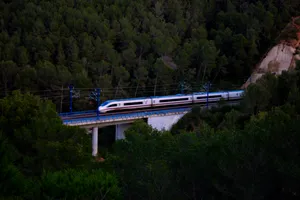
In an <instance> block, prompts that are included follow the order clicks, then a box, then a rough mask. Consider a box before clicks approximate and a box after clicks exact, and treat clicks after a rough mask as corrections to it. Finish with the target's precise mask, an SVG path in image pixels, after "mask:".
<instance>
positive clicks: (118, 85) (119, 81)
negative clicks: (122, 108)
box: [115, 79, 121, 98]
mask: <svg viewBox="0 0 300 200" xmlns="http://www.w3.org/2000/svg"><path fill="white" fill-rule="evenodd" d="M120 82H121V79H119V82H118V85H117V89H116V93H115V98H116V96H117V94H118V91H119V85H120Z"/></svg>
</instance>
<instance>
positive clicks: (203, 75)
mask: <svg viewBox="0 0 300 200" xmlns="http://www.w3.org/2000/svg"><path fill="white" fill-rule="evenodd" d="M206 68H207V65H205V67H204V72H203V76H202V83H203V80H204V77H205V73H206Z"/></svg>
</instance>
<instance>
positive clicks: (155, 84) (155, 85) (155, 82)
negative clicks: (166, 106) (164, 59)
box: [154, 75, 158, 96]
mask: <svg viewBox="0 0 300 200" xmlns="http://www.w3.org/2000/svg"><path fill="white" fill-rule="evenodd" d="M157 78H158V75H156V79H155V85H154V96H155V94H156V84H157Z"/></svg>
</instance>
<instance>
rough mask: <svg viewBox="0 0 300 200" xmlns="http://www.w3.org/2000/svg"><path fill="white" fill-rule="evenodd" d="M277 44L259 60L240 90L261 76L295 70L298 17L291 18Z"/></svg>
mask: <svg viewBox="0 0 300 200" xmlns="http://www.w3.org/2000/svg"><path fill="white" fill-rule="evenodd" d="M279 38H280V41H279V44H277V45H276V46H274V47H273V48H271V49H270V50H269V51H268V52H267V53H266V54H265V56H263V58H262V59H261V61H260V62H259V63H258V65H257V66H256V67H255V70H254V71H253V73H252V74H251V76H250V77H249V78H248V80H247V81H246V83H245V84H244V85H243V86H242V89H245V88H247V87H248V85H249V84H250V83H255V82H256V80H258V79H259V78H260V77H261V76H262V75H263V74H265V73H267V72H270V73H274V74H276V75H279V74H281V73H282V71H287V70H290V69H293V68H295V66H296V60H300V51H299V50H300V49H299V47H300V17H295V18H292V22H290V23H289V24H288V25H287V26H286V27H285V29H284V30H283V31H282V33H281V35H280V36H279Z"/></svg>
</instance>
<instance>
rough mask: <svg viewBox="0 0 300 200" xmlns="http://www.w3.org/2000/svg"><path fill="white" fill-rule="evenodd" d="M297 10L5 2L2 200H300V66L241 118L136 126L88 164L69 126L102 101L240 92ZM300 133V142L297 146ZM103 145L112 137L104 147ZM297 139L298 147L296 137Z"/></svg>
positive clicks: (188, 0)
mask: <svg viewBox="0 0 300 200" xmlns="http://www.w3.org/2000/svg"><path fill="white" fill-rule="evenodd" d="M299 7H300V2H299V1H292V0H288V1H281V0H267V1H257V0H184V1H183V0H165V1H162V0H161V1H158V0H151V1H150V0H143V1H142V0H135V1H128V0H122V1H120V0H116V1H108V0H102V1H96V0H88V1H84V0H60V1H58V0H52V1H46V0H20V1H11V0H3V1H1V2H0V9H1V12H0V16H1V17H0V19H1V20H0V28H1V32H0V59H1V64H0V68H1V69H0V73H1V75H0V96H1V98H0V113H1V114H0V179H1V181H0V199H8V200H10V199H11V200H23V199H24V200H27V199H28V200H29V199H47V200H50V199H61V200H65V199H78V200H79V199H80V200H84V199H102V200H104V199H107V200H111V199H114V200H117V199H120V200H121V199H151V200H152V199H153V200H154V199H155V200H157V199H158V200H160V199H174V200H186V199H191V200H196V199H205V200H216V199H218V200H219V199H222V200H223V199H226V200H240V199H245V200H260V199H264V200H265V199H267V200H269V199H270V200H274V199H280V200H283V199H292V200H293V199H299V198H300V193H299V191H300V184H299V183H300V158H299V155H300V148H299V147H300V134H299V133H300V127H299V123H300V63H297V67H296V69H294V70H291V71H289V72H283V73H282V74H281V75H280V76H275V75H272V74H265V75H264V76H263V77H262V78H261V79H260V80H258V81H257V82H256V83H255V84H254V83H253V84H250V85H249V86H248V88H247V90H246V92H245V96H244V98H243V100H242V102H241V104H240V105H238V106H234V107H233V106H226V105H223V103H222V102H221V103H220V105H219V106H217V107H216V108H213V109H211V110H203V109H201V107H194V108H193V109H192V111H191V112H190V113H188V114H186V115H185V116H184V117H183V118H181V119H180V120H179V121H178V123H176V124H175V125H174V126H173V127H172V129H171V130H170V131H157V130H155V129H153V128H151V127H150V126H148V125H147V124H146V123H145V122H143V121H136V122H135V123H134V124H133V126H131V128H129V129H128V130H127V131H126V133H125V134H126V139H124V140H118V141H116V142H114V143H113V144H112V145H111V146H108V147H106V149H105V150H102V149H101V154H102V155H101V156H103V157H104V158H105V161H104V162H98V161H97V160H95V158H93V157H92V156H91V136H90V135H87V134H86V132H85V130H83V129H81V128H79V127H69V126H65V125H63V124H62V121H61V119H60V117H59V116H58V113H57V112H58V111H59V112H60V111H64V110H65V109H66V108H67V107H68V102H67V101H68V94H67V92H68V89H67V88H68V86H69V85H70V84H73V85H74V86H75V89H76V88H79V91H80V98H78V99H77V101H75V103H74V108H75V109H80V108H81V109H86V108H89V107H93V105H89V99H88V96H89V93H90V91H92V90H93V89H94V88H101V89H102V93H101V95H102V96H101V99H103V100H105V99H109V98H118V97H124V96H126V97H134V96H142V95H153V94H156V95H160V94H171V93H172V94H173V93H175V92H178V91H180V88H181V87H182V85H183V87H184V90H185V91H195V90H200V89H201V86H202V84H203V83H205V82H207V81H209V82H211V83H212V84H213V87H214V88H213V89H215V90H218V89H230V88H235V87H239V86H240V85H241V84H242V83H243V81H244V80H245V78H247V77H248V76H249V74H250V72H251V71H252V69H253V68H254V67H255V64H256V63H257V62H258V61H259V60H260V58H261V56H262V54H264V53H265V52H266V51H267V49H269V48H270V47H272V45H274V44H276V43H277V42H278V41H279V40H281V39H282V38H281V37H294V35H292V34H291V35H288V36H287V35H284V36H282V35H281V34H280V33H281V31H282V29H283V28H284V27H285V26H286V24H287V23H288V22H289V21H290V19H291V17H292V16H297V15H299V13H300V11H299ZM298 131H299V133H298ZM104 134H106V135H109V134H112V133H111V132H109V131H108V132H106V133H104ZM298 134H299V135H298Z"/></svg>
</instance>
